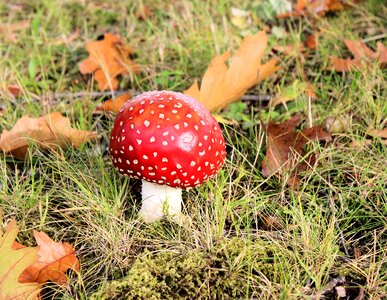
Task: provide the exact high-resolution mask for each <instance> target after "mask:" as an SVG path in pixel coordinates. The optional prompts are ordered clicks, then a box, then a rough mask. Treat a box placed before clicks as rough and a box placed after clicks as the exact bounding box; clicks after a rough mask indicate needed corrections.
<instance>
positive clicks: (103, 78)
mask: <svg viewBox="0 0 387 300" xmlns="http://www.w3.org/2000/svg"><path fill="white" fill-rule="evenodd" d="M86 50H87V51H88V52H89V54H90V56H89V57H88V58H86V59H85V60H84V61H82V62H81V63H80V64H79V70H80V71H81V73H82V74H88V73H94V78H95V80H96V81H97V82H98V88H99V89H100V90H101V91H103V90H108V89H111V90H117V88H118V83H119V82H118V80H117V76H119V75H122V74H128V73H129V72H134V73H137V72H138V71H139V70H140V68H139V66H138V65H137V64H136V63H135V62H133V61H132V60H130V59H129V55H130V54H131V53H132V52H133V50H132V49H131V48H130V47H129V46H127V45H125V44H124V43H123V42H122V40H121V38H120V37H119V36H117V35H114V34H110V33H107V34H104V36H103V39H102V40H97V41H91V42H88V43H87V44H86Z"/></svg>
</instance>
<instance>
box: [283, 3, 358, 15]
mask: <svg viewBox="0 0 387 300" xmlns="http://www.w3.org/2000/svg"><path fill="white" fill-rule="evenodd" d="M361 1H362V0H354V1H352V2H354V3H355V2H361ZM348 7H350V5H349V4H348V2H346V1H342V0H298V1H297V4H296V6H295V8H294V10H293V11H290V12H286V13H283V14H280V15H278V16H277V17H278V18H280V19H282V18H289V17H299V16H305V15H313V14H315V15H318V16H323V15H325V14H326V13H328V12H330V11H338V10H343V9H346V8H348Z"/></svg>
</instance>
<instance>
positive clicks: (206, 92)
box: [184, 31, 278, 111]
mask: <svg viewBox="0 0 387 300" xmlns="http://www.w3.org/2000/svg"><path fill="white" fill-rule="evenodd" d="M266 45H267V36H266V33H265V32H264V31H260V32H258V33H257V34H255V35H253V36H246V37H245V39H244V40H243V42H242V45H241V47H240V48H239V49H238V50H237V52H236V53H235V55H234V57H233V59H232V61H231V63H230V66H229V67H228V66H227V65H226V61H227V60H228V59H229V58H230V53H229V52H226V53H223V54H222V55H219V56H215V57H214V58H213V59H212V61H211V63H210V65H209V67H208V68H207V70H206V72H205V73H204V76H203V79H202V82H201V86H200V89H199V85H198V83H197V81H195V82H194V83H193V85H192V86H191V87H190V88H189V89H188V90H186V91H185V92H184V93H185V94H187V95H189V96H191V97H193V98H196V99H197V100H199V101H200V102H201V103H203V104H204V105H205V106H206V107H207V109H208V110H210V111H214V110H217V109H219V108H223V107H226V106H227V105H229V104H230V103H232V102H234V101H236V100H238V99H240V97H241V96H242V95H243V94H245V93H246V91H247V89H249V88H251V87H252V86H254V85H256V84H257V83H259V82H261V81H262V80H264V79H266V78H267V77H269V76H270V75H272V74H273V73H274V72H275V71H276V70H277V69H278V66H276V63H277V60H276V59H271V60H269V61H268V62H267V63H265V64H263V65H262V64H261V60H262V57H263V54H264V51H265V49H266Z"/></svg>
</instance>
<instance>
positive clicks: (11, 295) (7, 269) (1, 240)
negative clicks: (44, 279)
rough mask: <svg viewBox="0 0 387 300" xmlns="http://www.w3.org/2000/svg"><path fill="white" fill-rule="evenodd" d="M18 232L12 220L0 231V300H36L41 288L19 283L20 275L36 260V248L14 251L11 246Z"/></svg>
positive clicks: (34, 283) (35, 284)
mask: <svg viewBox="0 0 387 300" xmlns="http://www.w3.org/2000/svg"><path fill="white" fill-rule="evenodd" d="M18 231H19V228H18V226H17V225H16V221H15V220H12V221H10V222H9V223H8V225H7V227H6V228H5V233H4V235H3V231H2V230H1V229H0V299H16V300H26V299H27V300H37V299H39V294H40V292H41V289H42V286H41V285H40V284H38V283H36V282H31V283H20V282H19V281H18V279H19V276H20V274H21V273H22V272H23V271H24V270H25V269H26V268H27V267H28V266H29V265H31V264H33V263H34V262H35V261H36V260H37V259H38V248H36V247H23V248H19V249H17V250H15V249H14V248H13V244H14V243H15V239H16V236H17V233H18Z"/></svg>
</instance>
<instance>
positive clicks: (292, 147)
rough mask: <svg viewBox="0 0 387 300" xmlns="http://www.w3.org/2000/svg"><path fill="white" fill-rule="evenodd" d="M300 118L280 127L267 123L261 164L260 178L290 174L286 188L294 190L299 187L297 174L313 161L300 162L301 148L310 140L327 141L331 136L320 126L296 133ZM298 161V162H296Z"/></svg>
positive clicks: (311, 156) (284, 123) (294, 118)
mask: <svg viewBox="0 0 387 300" xmlns="http://www.w3.org/2000/svg"><path fill="white" fill-rule="evenodd" d="M299 123H300V115H296V116H294V117H293V118H291V119H290V120H288V121H285V122H283V123H280V124H276V123H274V122H271V121H269V122H268V124H267V125H266V128H265V130H266V144H267V148H266V159H265V160H264V162H263V163H262V174H263V175H264V176H271V175H274V174H276V175H277V176H281V175H285V174H287V173H290V176H291V177H290V178H289V180H288V181H287V183H288V184H289V186H292V187H295V188H297V187H298V186H299V184H300V177H299V172H301V171H304V170H306V169H307V167H308V164H312V163H313V162H314V159H315V158H314V155H310V156H309V157H307V158H306V161H305V160H303V158H304V156H305V154H306V152H305V150H304V145H305V144H306V143H307V142H308V141H311V140H324V141H330V140H331V135H330V134H329V133H327V132H325V131H324V130H323V129H322V127H321V126H314V127H311V128H306V129H304V130H302V131H297V130H296V127H297V126H298V124H299ZM300 159H302V160H301V161H300Z"/></svg>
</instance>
